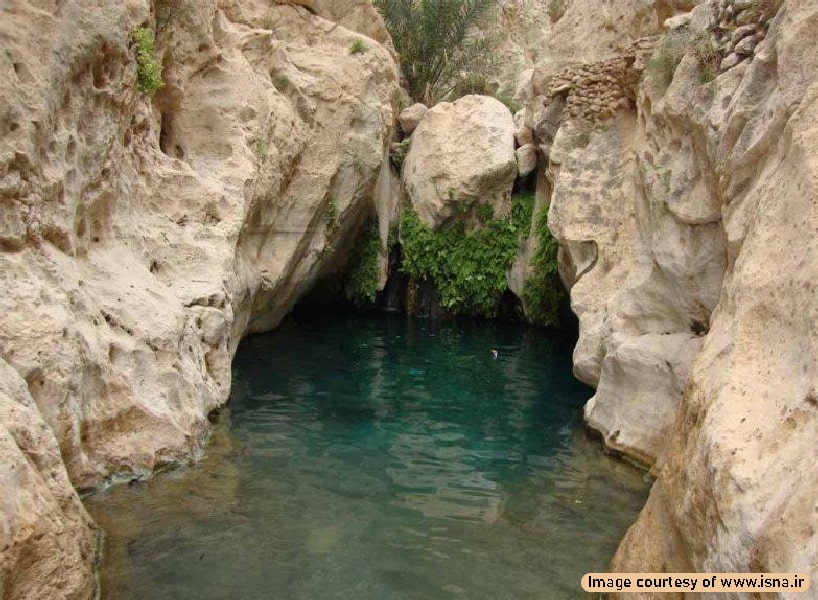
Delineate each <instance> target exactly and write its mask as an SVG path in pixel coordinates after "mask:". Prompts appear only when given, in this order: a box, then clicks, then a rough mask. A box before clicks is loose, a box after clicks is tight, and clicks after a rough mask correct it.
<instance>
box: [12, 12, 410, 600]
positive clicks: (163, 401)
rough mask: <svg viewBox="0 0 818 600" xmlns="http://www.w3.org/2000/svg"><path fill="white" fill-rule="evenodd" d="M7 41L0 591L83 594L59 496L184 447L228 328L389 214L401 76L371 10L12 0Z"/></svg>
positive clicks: (133, 472)
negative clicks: (147, 61)
mask: <svg viewBox="0 0 818 600" xmlns="http://www.w3.org/2000/svg"><path fill="white" fill-rule="evenodd" d="M313 4H314V5H313ZM141 26H147V27H149V28H151V29H152V30H154V31H155V33H156V52H155V54H156V56H157V58H158V60H159V61H160V62H161V64H162V67H163V78H164V81H165V85H164V87H162V88H161V89H160V90H159V91H158V92H157V93H156V95H155V96H153V97H151V96H150V95H148V94H146V93H143V92H142V91H140V89H139V86H138V82H137V68H136V62H135V53H136V48H135V41H134V38H133V32H134V31H135V30H136V29H137V28H138V27H141ZM0 40H2V48H3V53H2V57H0V69H2V73H3V76H4V79H5V81H6V82H7V85H5V86H3V87H2V89H1V90H0V110H1V111H2V112H1V113H0V131H2V142H1V143H0V288H2V290H1V291H0V312H2V317H0V417H1V418H0V445H1V446H2V448H3V449H2V453H0V481H2V485H0V506H2V507H3V509H2V510H0V519H2V520H1V521H0V536H2V537H1V538H0V597H2V598H15V599H41V598H91V597H93V594H94V589H95V585H96V584H95V580H94V568H95V562H96V558H97V557H96V531H95V529H94V527H93V525H92V523H91V521H90V519H89V517H88V516H87V514H86V513H85V511H84V510H83V508H82V505H81V503H80V501H79V498H78V496H77V494H76V493H75V492H74V488H77V489H80V490H82V489H90V488H94V487H96V486H99V485H101V484H103V483H105V482H106V481H107V480H109V479H110V478H112V477H113V478H115V477H117V476H120V475H122V476H126V477H133V476H140V475H147V474H149V473H151V472H153V471H155V470H156V469H160V468H162V467H163V465H167V464H170V463H173V462H176V461H179V460H184V459H186V458H187V457H190V456H192V455H195V454H196V452H197V451H198V448H199V447H200V444H201V442H202V440H203V436H204V435H205V434H206V431H207V415H208V413H209V412H210V411H211V410H212V409H214V408H215V407H217V406H219V405H220V404H222V403H223V402H224V401H225V400H226V398H227V396H228V393H229V389H230V360H231V358H232V354H233V352H234V351H235V349H236V346H237V344H238V342H239V340H240V339H241V337H242V336H243V335H244V334H245V333H247V332H248V331H261V330H264V329H269V328H271V327H273V326H275V325H276V324H277V323H278V322H279V321H280V320H281V318H282V317H283V316H284V315H285V314H286V312H287V311H288V310H289V309H290V307H291V306H292V305H293V304H294V302H295V301H296V300H297V298H298V296H299V294H301V293H302V292H303V291H304V290H305V289H306V288H308V287H309V286H310V284H311V282H312V281H313V280H314V279H315V278H317V277H318V276H319V275H320V274H321V273H322V272H324V271H326V270H331V269H333V268H334V264H335V263H336V262H337V261H338V260H339V258H338V256H339V254H342V252H343V248H342V247H341V246H342V242H343V240H344V239H346V238H349V237H350V235H351V234H352V233H353V232H354V231H355V230H356V228H358V227H359V226H360V225H361V223H362V222H363V221H364V220H365V219H367V218H368V217H370V216H375V215H376V214H379V215H380V216H381V218H382V220H384V219H386V220H388V219H389V218H390V215H391V214H394V210H392V207H390V206H389V202H391V197H392V196H391V195H389V194H381V202H380V205H376V202H375V197H376V193H375V191H376V183H377V182H378V179H379V174H381V172H382V171H383V170H384V168H385V169H388V166H385V163H384V158H383V157H384V155H385V149H386V147H387V144H388V142H389V139H390V135H391V128H392V123H393V120H394V119H393V108H392V102H393V100H394V99H395V98H396V92H397V84H398V79H397V67H396V64H395V62H394V59H393V57H392V55H391V53H390V50H389V48H387V47H385V46H383V45H382V44H381V42H385V43H386V42H388V34H387V33H386V31H385V29H384V28H383V25H382V22H381V21H380V20H379V18H378V17H377V15H376V13H375V12H374V10H373V9H372V7H371V5H370V4H369V3H368V2H357V3H356V2H349V3H346V2H345V3H343V6H341V5H340V3H333V2H319V1H318V0H316V2H315V3H312V2H293V3H288V2H276V3H271V2H269V1H266V0H241V1H238V0H218V1H217V0H205V1H197V2H192V1H184V2H176V1H173V2H170V1H167V2H166V1H163V0H156V1H155V2H147V1H146V0H130V1H127V2H120V1H118V0H116V1H114V0H110V1H107V0H72V1H69V2H62V1H51V2H27V1H25V0H11V1H9V2H5V3H3V5H2V6H0ZM356 40H361V42H362V44H363V51H359V52H353V51H352V50H351V48H352V44H353V43H354V42H355V41H356ZM361 42H359V49H360V44H361ZM382 229H383V231H384V232H385V231H387V230H388V223H387V224H386V226H385V227H382ZM385 241H386V240H385V235H384V243H385Z"/></svg>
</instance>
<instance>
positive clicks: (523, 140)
mask: <svg viewBox="0 0 818 600" xmlns="http://www.w3.org/2000/svg"><path fill="white" fill-rule="evenodd" d="M514 139H515V140H517V145H518V146H527V145H528V144H533V143H534V134H533V132H532V131H531V129H530V128H529V127H527V126H526V125H520V126H519V127H517V129H515V130H514Z"/></svg>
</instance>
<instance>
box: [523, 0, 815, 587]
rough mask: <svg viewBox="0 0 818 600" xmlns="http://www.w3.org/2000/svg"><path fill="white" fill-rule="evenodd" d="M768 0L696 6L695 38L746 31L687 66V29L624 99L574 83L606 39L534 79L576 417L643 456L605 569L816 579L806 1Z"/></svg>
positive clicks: (810, 27) (589, 83)
mask: <svg viewBox="0 0 818 600" xmlns="http://www.w3.org/2000/svg"><path fill="white" fill-rule="evenodd" d="M777 4H778V3H772V2H770V3H758V4H757V3H755V2H748V3H744V2H742V3H733V2H731V1H730V0H719V1H718V2H716V1H714V2H707V3H704V4H701V5H700V6H698V7H696V8H695V9H694V10H693V12H692V14H691V15H689V17H685V20H689V27H690V35H691V38H690V39H694V37H695V36H699V38H698V39H705V38H707V37H710V38H711V39H713V41H714V42H716V47H717V46H718V44H719V43H721V42H724V41H725V35H727V33H725V32H728V33H729V32H731V31H732V34H731V35H732V36H735V39H730V40H727V41H729V42H730V44H731V46H730V47H727V46H725V47H724V48H722V49H719V52H723V51H725V49H726V51H729V50H730V49H731V48H732V49H733V50H735V48H737V47H738V44H739V43H741V41H742V40H744V39H750V36H752V41H753V43H754V44H755V47H754V48H753V49H752V50H751V51H750V50H749V47H748V48H747V49H745V50H746V51H747V52H749V55H748V54H746V53H745V54H744V55H743V56H746V57H747V58H745V59H744V60H742V61H741V62H737V61H733V62H732V63H731V64H729V65H723V66H722V68H721V69H719V68H718V63H719V61H722V56H721V55H719V54H716V55H714V58H713V62H714V63H715V64H716V65H717V67H716V71H715V72H714V73H704V74H703V67H704V66H705V65H703V64H702V59H701V58H697V57H696V56H695V55H694V53H693V51H692V46H690V47H688V52H687V54H686V55H685V57H684V58H683V59H682V61H681V63H680V64H679V66H678V67H677V68H676V69H675V73H674V74H673V77H672V82H671V83H670V85H669V87H668V86H665V85H662V84H661V83H660V82H659V81H658V79H659V75H661V74H657V73H655V72H650V71H648V72H647V73H646V74H645V76H644V79H642V80H641V84H639V85H638V86H636V87H631V88H630V89H629V87H628V86H627V85H624V86H623V87H622V90H624V92H625V93H623V94H621V98H624V99H626V100H627V102H624V103H621V105H620V106H619V107H617V106H615V105H613V104H606V103H607V102H608V100H615V101H618V100H617V99H615V98H613V97H611V98H606V94H604V93H602V94H597V95H596V96H595V95H594V94H593V93H592V90H591V89H588V88H593V87H594V86H597V85H599V84H600V83H603V82H605V81H607V80H606V75H607V73H601V74H600V73H595V72H594V69H596V68H597V67H599V68H603V67H605V65H609V66H614V65H616V64H617V62H618V60H619V59H617V58H616V57H614V58H613V59H611V58H605V59H604V60H598V61H596V62H594V63H593V65H591V66H593V68H591V66H587V67H582V68H584V69H585V76H584V77H579V78H576V79H575V78H566V77H565V75H566V73H568V74H570V73H571V72H572V70H575V67H567V68H566V67H564V66H563V65H561V64H550V65H547V66H546V67H544V68H543V69H542V71H541V72H539V73H538V74H536V77H535V78H534V79H535V86H534V87H533V88H532V89H533V90H534V94H535V95H534V97H532V98H531V99H530V100H529V103H528V110H527V113H526V123H527V124H528V125H529V127H530V129H531V130H532V131H533V134H534V138H535V140H534V141H535V143H537V144H539V146H540V151H541V156H543V157H546V158H547V159H548V160H547V162H545V163H544V164H541V177H540V190H541V191H542V193H543V194H546V195H547V196H548V197H549V199H550V201H551V212H550V220H549V225H550V227H551V229H552V230H553V232H554V234H555V236H556V237H557V238H558V240H559V242H560V270H561V274H562V276H563V279H564V280H565V282H566V284H567V285H569V286H570V287H571V298H572V307H573V309H574V311H575V312H576V313H577V316H578V317H579V320H580V338H579V342H578V344H577V347H576V350H575V354H574V362H575V372H576V374H577V375H578V376H579V377H580V378H581V379H583V380H584V381H586V382H588V383H590V384H592V385H594V386H596V388H597V391H596V395H595V396H594V398H593V399H592V400H591V401H590V402H589V403H588V405H587V406H586V409H585V415H586V419H587V421H588V423H589V424H590V425H591V426H592V427H593V428H595V429H597V430H598V431H599V432H600V433H601V434H602V435H603V437H604V439H605V442H606V444H608V445H609V446H610V447H612V448H614V449H616V450H619V451H621V452H623V453H625V454H627V455H629V456H631V457H634V458H637V459H638V460H641V461H643V462H645V463H647V464H653V465H654V472H655V473H656V474H658V480H657V482H656V484H655V485H654V487H653V490H652V492H651V495H650V499H649V501H648V503H647V506H646V507H645V509H644V510H643V512H642V514H641V516H640V518H639V520H638V522H637V523H636V524H635V525H634V526H633V527H632V528H631V530H630V531H629V533H628V535H627V536H626V538H625V540H624V541H623V544H622V545H621V547H620V549H619V552H618V553H617V556H616V559H615V561H614V565H613V567H614V569H616V570H619V571H625V572H639V571H642V572H644V571H671V572H672V571H681V572H686V571H722V572H724V571H739V572H742V571H767V572H775V571H790V572H792V571H801V572H806V573H810V574H811V575H813V576H815V561H816V556H818V542H817V541H816V527H815V525H816V522H815V511H814V508H815V507H814V506H813V505H814V503H815V496H816V491H815V490H816V483H815V482H816V478H817V477H818V472H816V470H815V467H814V465H813V464H812V462H814V461H811V460H810V459H809V458H807V457H809V456H811V453H812V450H811V445H812V444H813V443H814V440H815V435H816V427H818V413H816V410H815V406H816V404H818V402H817V401H816V400H815V386H816V381H815V379H816V375H815V372H814V371H815V364H814V363H815V360H814V352H813V351H812V350H811V348H812V347H813V346H814V345H815V342H816V340H815V336H814V335H813V331H812V328H811V327H810V326H809V322H810V319H811V317H810V315H812V314H813V312H814V311H815V295H814V293H813V289H812V288H813V284H812V281H813V280H814V279H815V276H814V274H813V273H812V269H813V264H814V263H815V261H814V260H813V255H814V254H815V247H814V246H815V244H814V243H813V241H814V240H815V239H816V231H815V229H816V227H818V225H816V220H815V219H814V218H813V213H814V211H813V209H812V205H813V204H814V203H815V202H816V199H818V188H816V184H815V182H816V180H818V177H816V169H818V159H816V152H815V150H814V149H815V147H816V141H818V126H816V123H818V112H816V108H815V107H816V106H818V89H816V85H818V84H816V81H818V53H816V50H815V45H814V44H812V43H811V42H810V40H811V39H814V36H815V35H816V33H817V32H818V31H816V28H817V27H818V7H816V6H815V5H814V3H808V2H800V1H795V0H793V1H789V2H783V3H781V6H780V7H779V6H778V5H777ZM622 6H625V3H622ZM679 8H689V7H679ZM576 10H579V8H577V9H576ZM776 10H777V16H775V18H773V19H772V20H768V17H769V16H771V15H774V14H776ZM745 11H747V12H745ZM567 15H568V13H566V17H563V18H567ZM747 15H750V16H747ZM748 19H750V20H751V21H752V22H753V25H752V27H749V28H748V29H744V30H741V29H737V28H739V27H744V26H746V25H747V23H745V21H747V20H748ZM555 36H556V34H555ZM580 38H581V36H578V39H580ZM554 39H556V37H555V38H554ZM624 56H625V58H627V52H626V53H625V55H624ZM640 64H644V61H643V60H642V59H641V58H640V56H639V53H638V52H637V55H635V60H633V61H630V60H626V67H627V68H634V69H636V70H637V71H639V70H641V69H642V67H641V66H640ZM712 64H713V63H712V62H711V64H710V66H711V68H712ZM600 75H601V76H600ZM611 77H612V79H614V80H615V81H621V78H617V77H616V74H615V73H611ZM712 78H714V80H712V81H710V80H711V79H712ZM637 81H638V78H637ZM608 83H614V81H609V82H608ZM571 95H573V96H575V98H576V99H575V100H574V101H573V102H571V101H569V99H570V96H571ZM572 106H573V107H589V106H590V107H592V108H593V107H595V108H596V109H598V110H585V109H584V108H582V109H578V110H569V108H570V107H572ZM628 596H629V597H630V596H633V595H628ZM634 597H652V596H650V595H641V596H640V595H636V596H634ZM736 597H739V596H736ZM742 597H743V596H742ZM782 597H790V596H789V595H787V594H783V595H782ZM791 597H793V598H795V597H796V596H795V595H792V596H791ZM623 598H624V596H623Z"/></svg>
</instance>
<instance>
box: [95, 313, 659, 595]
mask: <svg viewBox="0 0 818 600" xmlns="http://www.w3.org/2000/svg"><path fill="white" fill-rule="evenodd" d="M572 346H573V339H572V338H571V336H565V335H560V334H555V333H553V332H549V331H548V330H546V329H544V328H538V327H525V326H522V325H517V324H512V323H508V322H500V321H485V320H482V321H480V320H462V319H455V320H434V319H419V318H415V319H412V318H407V317H405V316H403V315H399V314H385V313H375V312H373V313H368V314H361V313H358V314H355V313H348V314H334V315H325V316H319V315H318V314H317V313H315V312H305V311H300V312H296V316H295V318H292V319H289V320H288V321H287V322H286V323H285V324H284V325H283V326H282V327H281V328H280V329H279V330H278V331H276V332H273V333H269V334H262V335H255V336H251V337H249V338H247V339H245V340H244V341H243V342H242V345H241V347H240V349H239V352H238V354H237V356H236V359H235V362H234V366H233V391H232V395H231V399H230V402H229V404H228V405H227V407H226V408H225V409H223V410H222V411H221V412H220V413H219V414H218V416H217V418H216V422H215V426H214V431H213V435H212V438H211V441H210V443H209V445H208V446H207V449H206V454H205V456H204V458H203V459H202V460H201V461H200V462H199V463H198V464H196V465H195V466H192V467H189V468H185V469H181V470H178V471H174V472H169V473H165V474H161V475H159V476H157V477H155V478H154V479H152V480H150V481H147V482H142V483H137V484H134V485H129V486H115V487H113V488H111V489H110V490H108V491H106V492H104V493H101V494H97V495H95V496H92V497H90V498H88V499H87V500H86V505H87V507H88V509H89V511H90V512H91V514H92V515H93V517H94V518H95V519H96V520H97V522H98V523H99V524H100V525H101V526H102V527H103V528H104V529H105V530H106V532H107V533H106V543H105V558H104V561H103V567H102V583H103V594H105V595H106V597H115V598H120V599H128V598H143V597H152V598H180V597H196V598H201V599H204V600H206V599H209V598H213V599H215V598H224V597H242V598H262V597H264V598H267V597H286V598H292V599H298V598H351V597H361V598H415V597H417V598H427V599H435V598H452V597H467V598H476V599H479V598H486V599H489V598H491V599H495V598H500V597H513V598H527V597H538V598H543V597H545V598H561V599H564V598H569V597H575V596H576V593H577V590H576V582H577V581H578V580H579V578H580V576H581V575H582V574H583V573H584V572H587V571H595V570H604V569H605V568H606V566H607V565H608V563H609V561H610V559H611V557H612V555H613V553H614V551H615V549H616V546H617V544H618V543H619V540H620V539H621V536H622V535H623V533H624V531H625V529H626V528H627V527H628V525H629V524H630V523H631V522H632V521H633V519H634V518H635V517H636V515H637V513H638V511H639V509H640V508H641V506H642V504H643V502H644V500H645V497H646V493H647V483H646V482H645V480H644V478H643V473H642V472H641V471H639V470H637V469H635V468H632V467H631V466H629V465H627V464H625V463H623V462H622V461H620V460H618V459H616V458H613V457H610V456H608V455H606V454H604V453H603V451H602V449H601V448H600V446H599V445H598V443H596V442H595V441H594V440H592V439H590V438H589V436H588V435H587V433H586V431H585V429H584V427H583V425H582V423H581V412H580V408H581V406H582V404H583V402H584V401H585V400H586V399H587V397H588V395H589V394H590V393H591V390H590V389H589V388H587V387H585V386H584V385H582V384H581V383H579V382H577V381H576V380H575V379H574V377H573V376H572V373H571V349H572Z"/></svg>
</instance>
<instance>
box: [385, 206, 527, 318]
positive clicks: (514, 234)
mask: <svg viewBox="0 0 818 600" xmlns="http://www.w3.org/2000/svg"><path fill="white" fill-rule="evenodd" d="M525 202H527V201H524V200H521V199H517V198H515V199H514V201H513V207H512V210H511V214H510V215H509V216H507V217H504V218H499V219H496V218H485V220H484V221H483V222H482V224H481V225H480V226H479V227H478V228H477V229H476V230H474V231H472V232H471V233H466V232H465V231H464V230H463V227H462V224H459V225H456V226H451V227H448V228H445V229H442V230H440V231H432V229H431V228H430V227H429V226H428V225H426V224H425V223H423V221H421V219H420V217H419V216H418V215H417V213H415V212H414V211H412V210H408V209H407V210H405V211H404V212H403V214H402V215H401V230H400V233H401V240H402V242H403V254H404V256H403V263H402V265H401V270H402V271H403V272H404V273H406V274H407V275H409V276H410V277H412V278H413V279H415V280H432V281H434V283H435V286H436V287H437V290H438V292H439V293H440V298H441V303H442V304H443V306H444V307H446V308H447V309H448V310H450V311H451V312H453V313H454V314H459V315H471V316H480V317H493V316H495V315H496V313H497V306H498V303H499V300H500V296H501V295H502V294H503V292H504V291H505V290H506V270H507V269H508V268H509V267H510V266H511V263H512V262H514V259H515V258H516V257H517V252H518V250H519V246H520V241H521V240H522V239H523V238H524V237H525V236H526V235H527V233H528V230H529V228H530V226H531V221H530V217H531V209H530V208H528V209H526V207H525V206H520V204H524V203H525ZM478 206H479V207H478V213H482V216H483V217H487V216H488V214H487V212H488V211H486V210H485V209H482V208H480V207H481V206H486V205H478ZM490 208H491V207H489V209H490ZM526 216H527V217H528V221H527V222H524V221H525V219H526Z"/></svg>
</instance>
